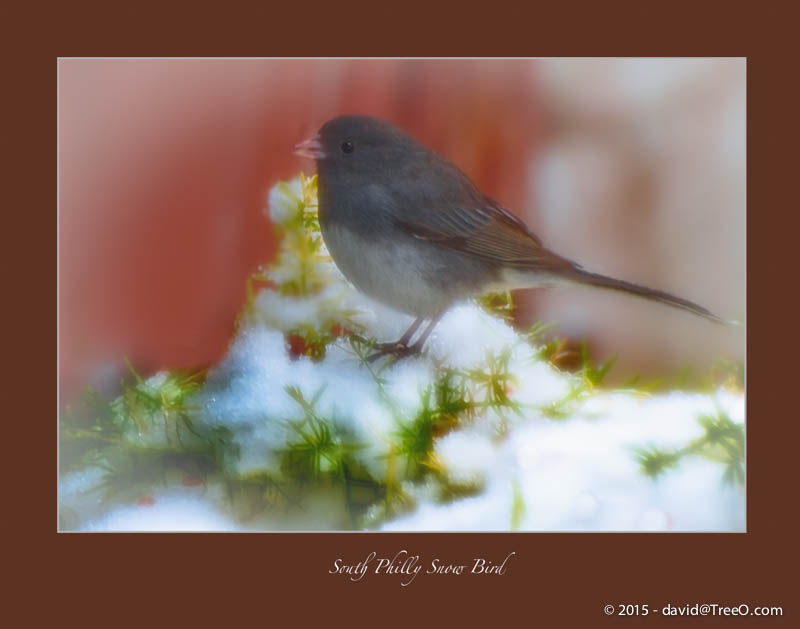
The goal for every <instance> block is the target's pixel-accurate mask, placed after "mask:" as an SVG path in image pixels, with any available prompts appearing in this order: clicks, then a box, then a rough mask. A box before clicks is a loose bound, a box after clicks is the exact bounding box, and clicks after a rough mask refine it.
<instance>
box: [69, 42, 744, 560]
mask: <svg viewBox="0 0 800 629" xmlns="http://www.w3.org/2000/svg"><path fill="white" fill-rule="evenodd" d="M746 88H747V59H746V58H744V57H674V58H670V57H646V58H644V57H642V58H639V57H597V58H583V57H574V58H250V57H247V58H238V57H237V58H222V57H220V58H200V57H186V58H177V57H169V58H156V57H152V58H151V57H145V58H133V57H60V58H59V59H58V62H57V125H58V126H57V142H58V145H57V169H58V184H57V190H58V254H57V264H58V315H57V319H58V359H57V360H58V418H57V434H56V440H57V456H58V461H57V473H58V480H57V485H58V496H57V502H58V504H57V530H58V531H59V532H65V533H66V532H83V533H91V532H104V533H109V532H110V533H116V532H166V531H169V532H220V533H222V532H242V533H258V532H272V533H284V532H353V531H357V532H363V533H369V534H371V533H385V532H444V533H456V532H480V533H497V532H518V533H535V532H547V533H555V532H557V533H568V532H569V533H573V532H574V533H587V532H592V533H597V532H608V533H654V532H660V533H695V532H712V533H746V532H748V522H747V517H746V515H747V477H746V469H747V457H746V419H745V407H746V400H745V391H746V372H747V370H746V335H747V328H746V324H747V321H746V263H747V256H746V251H747V243H746V239H747V232H746V225H747V212H746V207H747V159H746V155H747V89H746ZM399 548H400V547H398V549H399ZM512 551H513V549H510V550H509V553H511V554H508V553H506V554H504V555H503V556H498V557H497V558H493V559H492V561H494V562H495V563H494V564H491V563H487V564H486V565H485V570H486V571H492V570H497V571H501V570H503V569H504V567H505V564H504V563H503V562H504V561H511V562H513V557H512V555H513V552H512ZM361 559H364V558H363V557H362V558H361ZM326 561H327V559H326ZM376 561H377V560H376ZM486 561H487V562H488V561H489V560H488V559H486ZM330 567H331V569H332V570H337V571H338V570H340V569H341V570H342V571H344V570H346V569H347V566H345V565H344V564H339V565H337V564H333V563H331V566H330Z"/></svg>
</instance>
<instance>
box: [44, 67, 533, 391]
mask: <svg viewBox="0 0 800 629" xmlns="http://www.w3.org/2000/svg"><path fill="white" fill-rule="evenodd" d="M532 71H533V68H532V66H531V64H530V63H529V62H506V63H497V62H492V61H458V62H454V61H367V60H364V61H306V60H285V61H277V60H94V59H88V60H77V59H76V60H62V61H61V62H60V64H59V168H60V173H59V175H60V218H59V228H60V253H59V262H60V378H61V380H60V382H61V399H62V402H66V403H68V402H69V401H70V400H71V399H73V398H74V396H75V394H76V392H78V391H79V390H80V389H81V388H82V387H83V386H84V385H92V386H94V387H97V388H100V389H108V388H113V387H114V385H115V384H116V383H117V381H118V380H119V377H120V375H121V372H122V369H123V365H124V361H123V358H124V357H128V358H130V360H131V361H132V363H133V364H134V365H136V367H137V369H140V370H141V371H143V372H148V371H152V370H155V369H158V368H160V367H170V368H175V367H186V366H195V365H205V364H207V363H210V362H212V361H215V360H217V359H218V358H220V357H221V355H222V354H223V352H224V350H225V347H226V344H227V342H228V340H229V338H230V335H231V333H232V331H233V322H234V319H235V316H236V314H237V312H238V310H239V309H240V307H241V305H242V303H243V299H244V286H245V279H246V278H247V276H248V275H249V274H250V273H252V272H253V271H254V270H255V269H256V267H257V266H258V265H259V263H264V262H268V261H269V260H270V257H271V255H272V251H273V244H274V243H273V240H272V229H271V226H270V224H269V223H268V222H267V221H266V220H265V218H264V217H263V215H262V213H261V211H262V208H263V207H264V204H265V198H266V193H267V191H268V189H269V188H270V187H271V186H272V185H273V184H274V183H275V182H276V181H278V180H280V179H286V178H291V177H293V176H294V175H296V174H297V173H298V172H299V171H300V170H301V169H304V170H305V171H306V172H308V171H310V170H311V169H313V165H312V164H310V163H308V162H307V161H301V160H299V159H298V158H297V157H295V156H293V155H292V147H293V146H294V144H295V143H296V142H298V141H300V140H302V139H305V138H306V137H308V136H309V135H310V134H311V133H312V132H313V131H315V130H316V129H317V128H318V127H319V126H320V125H321V124H322V123H324V122H325V121H326V120H327V119H329V118H331V117H334V116H336V115H338V114H340V113H347V112H353V113H369V114H372V115H377V116H380V117H383V118H386V119H388V120H390V121H393V122H395V123H396V124H399V125H400V126H402V127H404V128H406V129H407V130H408V131H409V132H411V133H412V134H413V135H415V136H416V137H418V138H420V139H421V140H422V141H424V142H425V143H427V144H428V145H429V146H431V147H433V148H434V149H436V150H438V151H440V152H441V153H443V154H445V155H447V156H449V157H450V158H451V159H453V160H455V161H456V162H457V163H458V164H459V166H460V167H461V168H462V169H463V170H465V171H466V172H467V173H469V174H470V175H471V176H472V177H473V178H474V180H475V182H476V183H477V184H478V185H479V186H480V187H481V188H482V189H483V190H485V191H486V192H487V193H489V194H493V195H494V196H497V197H502V198H503V199H504V201H505V202H506V203H507V204H509V207H521V206H522V204H523V201H524V199H525V196H526V190H525V186H524V185H523V184H524V178H525V172H526V169H527V164H528V159H529V156H530V154H531V151H532V150H533V148H534V147H535V146H536V142H537V137H538V133H539V127H540V113H539V106H538V105H539V99H538V98H537V92H536V88H535V82H534V81H533V80H531V73H532Z"/></svg>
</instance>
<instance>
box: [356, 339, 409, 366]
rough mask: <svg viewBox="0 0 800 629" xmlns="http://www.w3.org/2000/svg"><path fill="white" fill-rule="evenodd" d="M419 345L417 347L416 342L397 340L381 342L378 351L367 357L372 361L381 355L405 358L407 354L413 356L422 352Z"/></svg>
mask: <svg viewBox="0 0 800 629" xmlns="http://www.w3.org/2000/svg"><path fill="white" fill-rule="evenodd" d="M420 349H421V348H419V347H417V345H416V343H415V344H414V345H411V346H409V345H406V344H405V343H400V342H399V341H398V342H395V343H381V344H380V345H378V346H377V350H378V351H377V352H375V353H374V354H372V355H370V356H368V357H367V362H369V363H371V362H373V361H375V360H377V359H378V358H380V357H381V356H387V355H390V356H394V357H395V358H404V357H406V356H412V355H414V354H419V352H420Z"/></svg>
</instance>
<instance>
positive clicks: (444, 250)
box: [295, 115, 723, 359]
mask: <svg viewBox="0 0 800 629" xmlns="http://www.w3.org/2000/svg"><path fill="white" fill-rule="evenodd" d="M295 154H296V155H299V156H301V157H310V158H312V159H314V160H315V161H316V166H317V174H318V193H319V225H320V229H321V231H322V237H323V239H324V241H325V244H326V246H327V247H328V251H329V252H330V254H331V256H332V258H333V260H334V262H335V263H336V265H337V266H338V267H339V269H340V270H341V272H342V273H343V274H344V275H345V277H346V278H347V279H348V280H349V281H350V282H352V283H353V284H354V285H355V286H356V288H358V289H359V290H361V291H362V292H363V293H365V294H366V295H368V296H369V297H372V298H373V299H376V300H377V301H379V302H381V303H383V304H385V305H387V306H389V307H391V308H394V309H396V310H400V311H402V312H405V313H408V314H411V315H414V316H415V317H416V320H415V321H414V322H413V323H412V324H411V327H409V329H408V330H407V331H406V332H405V334H403V336H402V337H401V338H400V339H399V340H398V341H396V342H394V343H384V344H382V345H380V346H379V347H378V352H377V353H375V354H373V355H372V356H371V357H370V359H375V358H377V357H379V356H382V355H386V354H392V355H394V356H398V357H400V356H406V355H410V354H415V353H418V352H419V351H420V350H421V349H422V346H423V344H424V343H425V340H426V339H427V338H428V335H430V333H431V332H432V331H433V329H434V327H435V326H436V324H437V323H438V321H439V319H440V318H441V317H442V315H443V314H444V313H445V311H446V310H447V309H448V307H450V306H451V305H452V304H453V303H455V302H457V301H460V300H463V299H465V298H468V297H472V296H478V295H481V294H483V293H486V292H490V291H493V290H513V289H519V288H536V287H541V286H547V285H553V284H562V283H567V284H583V285H589V286H595V287H599V288H607V289H613V290H618V291H622V292H625V293H629V294H631V295H636V296H638V297H643V298H645V299H651V300H654V301H658V302H660V303H662V304H667V305H669V306H674V307H676V308H681V309H683V310H687V311H689V312H691V313H694V314H696V315H700V316H702V317H705V318H706V319H709V320H711V321H714V322H717V323H722V322H723V320H722V319H720V318H719V317H717V316H716V315H714V314H712V313H711V312H709V311H708V310H707V309H705V308H703V307H702V306H699V305H698V304H696V303H694V302H691V301H689V300H687V299H682V298H681V297H676V296H675V295H670V294H669V293H666V292H664V291H660V290H656V289H653V288H647V287H645V286H639V285H638V284H633V283H631V282H626V281H623V280H618V279H614V278H611V277H606V276H605V275H599V274H597V273H592V272H590V271H587V270H585V269H584V268H583V267H581V266H580V265H579V264H577V263H576V262H573V261H572V260H569V259H567V258H565V257H563V256H560V255H558V254H556V253H554V252H552V251H550V250H549V249H547V248H546V247H544V246H543V245H542V242H541V240H540V239H539V238H538V237H537V236H536V234H534V233H533V232H532V231H531V230H530V229H529V228H528V227H527V226H526V225H525V224H524V223H523V222H522V221H521V220H520V219H518V218H517V217H516V216H514V215H513V214H511V213H509V212H508V211H507V210H506V209H505V208H503V207H502V206H501V205H500V204H499V203H498V202H497V201H494V200H493V199H490V198H489V197H487V196H485V195H484V194H482V193H481V192H480V191H479V190H478V189H477V188H476V187H475V185H474V184H473V183H472V181H470V179H469V177H467V176H466V175H465V174H464V173H463V172H461V171H460V170H459V169H458V168H457V167H456V166H454V165H453V164H451V163H450V162H449V161H447V160H446V159H444V158H442V157H440V156H438V155H437V154H435V153H434V152H433V151H431V150H430V149H427V148H426V147H424V146H422V145H421V144H419V143H417V142H416V141H415V140H414V139H413V138H411V137H410V136H409V135H407V134H406V133H405V132H403V131H402V130H401V129H398V128H397V127H395V126H393V125H391V124H389V123H388V122H385V121H384V120H380V119H378V118H373V117H369V116H357V115H348V116H339V117H337V118H334V119H332V120H330V121H328V122H326V123H325V124H324V125H323V126H322V127H321V128H320V130H319V132H318V133H317V134H316V135H315V136H314V137H312V138H311V139H309V140H306V141H305V142H301V143H300V144H298V145H296V146H295ZM425 320H428V324H427V326H426V327H425V328H424V330H423V331H422V333H421V334H420V336H419V337H418V339H417V340H416V342H414V343H413V344H412V343H411V340H412V338H413V337H414V335H415V334H416V332H417V330H418V329H419V328H420V326H421V325H422V324H423V322H424V321H425Z"/></svg>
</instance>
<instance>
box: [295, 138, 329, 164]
mask: <svg viewBox="0 0 800 629" xmlns="http://www.w3.org/2000/svg"><path fill="white" fill-rule="evenodd" d="M294 154H295V155H299V156H300V157H310V158H311V159H324V158H325V156H326V155H325V151H324V150H323V149H322V141H321V140H320V137H319V134H317V135H315V136H314V137H313V138H309V139H308V140H306V141H305V142H300V144H296V145H295V147H294Z"/></svg>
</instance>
